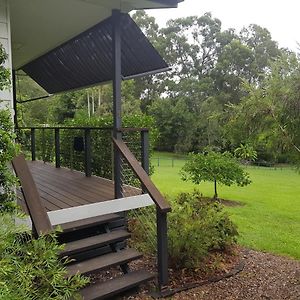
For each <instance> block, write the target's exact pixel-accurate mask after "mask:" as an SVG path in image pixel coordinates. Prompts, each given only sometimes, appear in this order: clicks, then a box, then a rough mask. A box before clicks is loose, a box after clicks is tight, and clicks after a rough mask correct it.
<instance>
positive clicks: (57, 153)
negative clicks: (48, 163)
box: [54, 128, 60, 168]
mask: <svg viewBox="0 0 300 300" xmlns="http://www.w3.org/2000/svg"><path fill="white" fill-rule="evenodd" d="M54 130H55V131H54V135H55V167H56V168H60V133H59V128H55V129H54Z"/></svg>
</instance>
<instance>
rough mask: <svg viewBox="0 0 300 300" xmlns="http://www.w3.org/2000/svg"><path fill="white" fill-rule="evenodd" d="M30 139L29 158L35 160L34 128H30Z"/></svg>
mask: <svg viewBox="0 0 300 300" xmlns="http://www.w3.org/2000/svg"><path fill="white" fill-rule="evenodd" d="M30 137H31V138H30V140H31V160H32V161H35V128H31V131H30Z"/></svg>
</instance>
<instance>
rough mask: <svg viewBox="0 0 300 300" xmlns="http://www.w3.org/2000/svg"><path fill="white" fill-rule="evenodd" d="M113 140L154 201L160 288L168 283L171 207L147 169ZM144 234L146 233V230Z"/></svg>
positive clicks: (120, 144) (126, 147)
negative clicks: (168, 216) (168, 214)
mask: <svg viewBox="0 0 300 300" xmlns="http://www.w3.org/2000/svg"><path fill="white" fill-rule="evenodd" d="M113 142H114V145H115V147H116V149H117V150H118V151H119V153H120V155H121V157H122V159H124V160H125V161H126V162H127V164H128V165H129V167H130V168H131V170H132V171H133V173H134V174H135V176H136V177H137V179H138V180H139V181H140V183H141V185H142V189H143V192H144V193H148V194H149V195H150V197H151V198H152V200H153V202H154V203H155V206H156V230H157V232H156V239H157V269H158V283H159V287H160V288H162V287H163V286H164V285H166V284H167V283H168V236H167V231H168V228H167V213H168V212H170V211H171V207H170V205H169V203H168V202H167V201H166V200H165V199H164V197H163V196H162V194H161V193H160V192H159V190H158V189H157V188H156V186H155V185H154V184H153V182H152V181H151V179H150V177H149V175H148V174H147V171H146V170H145V169H144V168H143V167H142V165H141V164H140V163H139V161H138V160H137V159H136V157H135V156H134V155H133V153H132V152H131V151H130V149H129V148H128V146H127V145H126V144H125V143H124V141H122V140H117V139H114V138H113ZM145 234H147V232H146V233H145Z"/></svg>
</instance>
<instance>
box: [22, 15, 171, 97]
mask: <svg viewBox="0 0 300 300" xmlns="http://www.w3.org/2000/svg"><path fill="white" fill-rule="evenodd" d="M121 30H122V32H121V49H122V54H121V59H122V76H123V78H124V79H126V78H129V77H134V76H137V75H141V74H145V73H156V72H160V71H165V70H166V69H167V68H168V65H167V64H166V62H165V61H164V60H163V59H162V58H161V56H160V55H159V54H158V52H157V51H156V50H155V49H154V47H153V46H152V45H151V43H150V42H149V41H148V39H147V38H146V37H145V35H144V34H143V33H142V31H141V30H140V29H139V27H138V26H137V25H136V24H135V23H134V21H133V20H132V19H131V18H130V16H129V15H128V14H122V16H121ZM112 47H113V45H112V17H109V18H107V19H106V20H104V21H102V22H100V23H99V24H97V25H96V26H94V27H92V28H90V29H88V30H87V31H85V32H83V33H81V34H80V35H78V36H77V37H75V38H73V39H71V40H69V41H68V42H66V43H64V44H62V45H61V46H59V47H57V48H55V49H54V50H52V51H50V52H48V53H46V54H44V55H43V56H41V57H39V58H37V59H35V60H33V61H32V62H30V63H28V64H26V65H25V66H23V67H22V68H21V69H22V70H23V71H24V72H25V73H27V74H28V75H29V76H30V77H31V78H32V79H34V80H35V81H36V82H37V83H38V84H39V85H40V86H41V87H43V88H44V89H45V90H46V91H47V92H48V93H51V94H53V93H58V92H63V91H68V90H73V89H78V88H82V87H86V86H91V85H94V84H98V83H102V82H108V81H110V80H112V76H113V74H112V70H113V64H112V63H113V62H112V53H113V51H112Z"/></svg>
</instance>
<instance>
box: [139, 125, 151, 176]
mask: <svg viewBox="0 0 300 300" xmlns="http://www.w3.org/2000/svg"><path fill="white" fill-rule="evenodd" d="M141 161H142V167H143V169H144V170H145V171H146V173H147V174H148V175H149V171H150V164H149V131H148V130H142V131H141Z"/></svg>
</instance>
